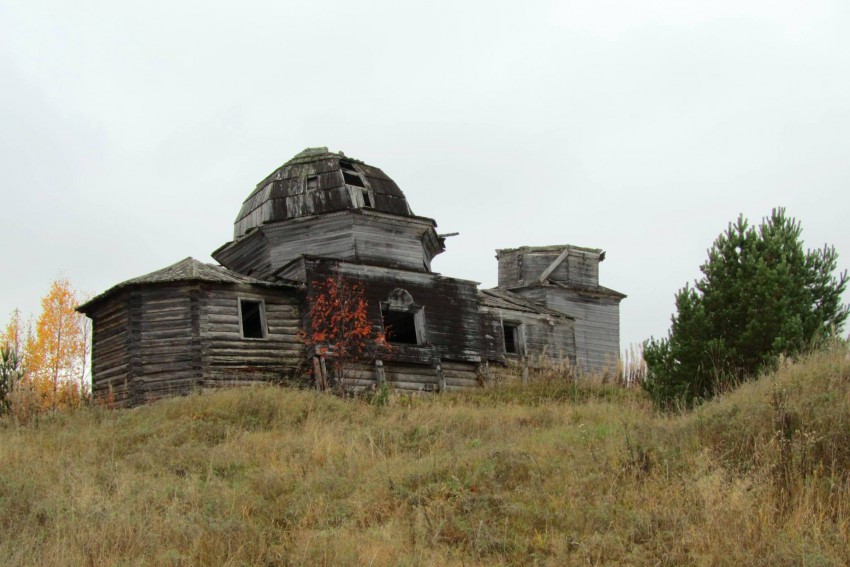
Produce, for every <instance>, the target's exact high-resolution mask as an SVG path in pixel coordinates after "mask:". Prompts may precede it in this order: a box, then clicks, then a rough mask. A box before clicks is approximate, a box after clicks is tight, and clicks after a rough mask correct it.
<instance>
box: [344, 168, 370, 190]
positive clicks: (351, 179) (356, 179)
mask: <svg viewBox="0 0 850 567" xmlns="http://www.w3.org/2000/svg"><path fill="white" fill-rule="evenodd" d="M342 178H343V179H344V180H345V184H346V185H355V186H357V187H366V186H365V185H363V180H362V179H360V176H359V175H358V174H356V173H349V172H347V171H345V170H343V172H342Z"/></svg>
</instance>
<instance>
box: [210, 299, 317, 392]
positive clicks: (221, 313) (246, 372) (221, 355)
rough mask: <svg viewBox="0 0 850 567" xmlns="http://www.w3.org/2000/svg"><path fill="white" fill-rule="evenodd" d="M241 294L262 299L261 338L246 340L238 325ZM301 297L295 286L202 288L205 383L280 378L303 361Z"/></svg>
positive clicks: (217, 383)
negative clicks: (263, 321)
mask: <svg viewBox="0 0 850 567" xmlns="http://www.w3.org/2000/svg"><path fill="white" fill-rule="evenodd" d="M240 299H250V300H255V301H262V302H263V303H264V305H265V318H266V326H267V330H268V334H267V337H266V338H264V339H244V338H242V336H241V333H240V327H239V307H238V302H239V300H240ZM300 324H301V310H300V307H299V299H298V296H297V294H296V292H295V291H294V290H291V289H287V288H263V287H259V286H228V287H223V286H216V285H212V284H204V286H203V287H202V318H201V330H200V334H201V337H202V338H203V382H202V384H203V386H206V387H212V386H217V385H231V384H237V383H242V384H244V383H248V382H280V381H281V380H284V379H286V378H291V377H293V376H294V375H295V373H296V372H298V371H299V369H300V368H301V367H302V365H303V361H304V345H303V344H302V343H301V342H300V340H299V339H298V331H299V329H300Z"/></svg>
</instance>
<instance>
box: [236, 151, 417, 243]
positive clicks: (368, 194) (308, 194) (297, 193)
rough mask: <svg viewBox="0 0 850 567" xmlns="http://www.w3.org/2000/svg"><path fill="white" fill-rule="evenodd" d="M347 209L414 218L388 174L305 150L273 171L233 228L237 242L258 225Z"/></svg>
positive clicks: (333, 155)
mask: <svg viewBox="0 0 850 567" xmlns="http://www.w3.org/2000/svg"><path fill="white" fill-rule="evenodd" d="M347 209H370V210H374V211H378V212H382V213H389V214H393V215H400V216H410V217H412V216H414V215H413V212H412V211H411V210H410V207H409V206H408V204H407V199H405V197H404V194H403V193H402V192H401V189H399V187H398V185H396V184H395V182H394V181H393V180H392V179H390V178H389V177H387V175H386V174H385V173H384V172H383V171H381V170H380V169H378V168H377V167H373V166H371V165H367V164H365V163H363V162H362V161H359V160H356V159H352V158H349V157H346V155H345V154H343V153H342V152H339V153H334V152H329V151H328V149H327V148H324V147H322V148H307V149H306V150H304V151H303V152H301V153H299V154H298V155H296V156H295V157H293V158H292V159H291V160H289V161H288V162H286V163H285V164H283V165H282V166H280V167H279V168H277V169H276V170H275V171H274V172H272V173H271V174H270V175H269V176H268V177H266V178H265V179H263V180H262V181H261V182H260V183H258V184H257V187H256V188H255V189H254V191H252V192H251V194H250V195H249V196H248V198H247V199H245V202H244V203H243V204H242V208H241V210H240V211H239V216H237V217H236V222H235V223H234V230H233V237H234V238H239V237H240V236H243V235H244V234H246V233H247V232H248V231H250V230H251V229H254V228H257V227H259V226H260V225H263V224H268V223H274V222H279V221H285V220H292V219H296V218H301V217H309V216H314V215H321V214H325V213H333V212H338V211H343V210H347Z"/></svg>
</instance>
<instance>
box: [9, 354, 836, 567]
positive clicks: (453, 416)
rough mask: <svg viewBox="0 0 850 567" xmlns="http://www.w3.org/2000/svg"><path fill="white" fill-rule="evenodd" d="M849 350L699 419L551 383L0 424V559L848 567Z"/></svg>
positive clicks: (719, 404) (780, 376) (784, 372)
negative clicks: (383, 401) (376, 400)
mask: <svg viewBox="0 0 850 567" xmlns="http://www.w3.org/2000/svg"><path fill="white" fill-rule="evenodd" d="M848 471H850V361H848V355H847V350H846V348H844V347H836V348H833V349H831V350H828V351H824V352H821V353H818V354H815V355H812V356H811V357H809V358H807V359H805V360H802V361H800V362H798V363H793V364H792V363H788V364H785V365H783V366H782V368H781V369H780V370H779V371H778V372H777V373H776V374H774V375H771V376H767V377H764V378H762V379H761V380H760V381H758V382H755V383H751V384H747V385H745V386H743V387H742V388H740V389H738V390H736V391H734V392H731V393H729V394H728V395H726V396H725V397H723V398H722V399H719V400H715V401H713V402H710V403H708V404H705V405H703V406H702V407H701V408H699V409H698V410H696V411H694V412H692V413H688V414H682V415H676V416H669V415H663V414H658V413H655V412H653V410H652V408H651V407H650V405H649V404H648V402H647V401H646V399H645V398H644V397H643V396H642V394H641V393H640V392H637V391H630V390H622V389H618V388H616V387H612V386H604V385H575V384H567V383H563V382H559V381H557V380H549V381H543V382H540V383H535V384H532V385H529V386H524V387H523V386H518V385H508V386H501V387H498V388H491V389H486V390H482V391H477V392H469V393H462V394H452V395H443V396H431V397H394V396H391V397H390V400H389V404H388V405H386V406H376V405H371V404H369V403H368V402H366V401H363V400H341V399H337V398H335V397H333V396H330V395H320V394H317V393H315V392H310V391H294V390H286V389H275V388H252V389H241V390H230V391H222V392H214V393H203V394H200V395H194V396H191V397H186V398H180V399H173V400H165V401H161V402H158V403H156V404H153V405H151V406H148V407H142V408H137V409H134V410H126V411H109V410H104V409H100V408H89V409H85V410H81V411H77V412H75V413H67V414H57V415H50V416H46V417H42V418H40V419H39V420H38V421H37V422H33V423H29V424H27V425H24V426H22V425H18V424H15V423H12V422H10V421H5V422H3V421H0V564H2V565H121V566H124V565H340V564H342V565H376V566H378V565H502V564H504V565H508V564H510V565H532V564H539V565H598V564H621V565H624V564H634V565H687V564H697V565H771V566H775V565H836V564H847V563H850V550H848V536H850V474H848Z"/></svg>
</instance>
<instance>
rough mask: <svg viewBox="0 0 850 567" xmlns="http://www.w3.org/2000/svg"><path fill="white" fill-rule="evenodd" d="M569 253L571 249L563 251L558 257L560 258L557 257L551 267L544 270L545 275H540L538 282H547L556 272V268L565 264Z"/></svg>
mask: <svg viewBox="0 0 850 567" xmlns="http://www.w3.org/2000/svg"><path fill="white" fill-rule="evenodd" d="M569 253H570V249H569V247H567V248H564V251H563V252H561V253H560V254H559V255H558V257H557V258H555V260H554V261H553V262H552V263H551V264H549V266H548V267H547V268H546V269H545V270H543V273H542V274H540V277H539V278H538V280H537V281H539V282H540V283H543V282H545V281H546V279H547V278H548V277H549V275H550V274H551V273H552V272H554V271H555V268H557V267H558V266H560V265H561V262H563V261H564V260H565V259H566V257H567V255H568V254H569Z"/></svg>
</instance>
